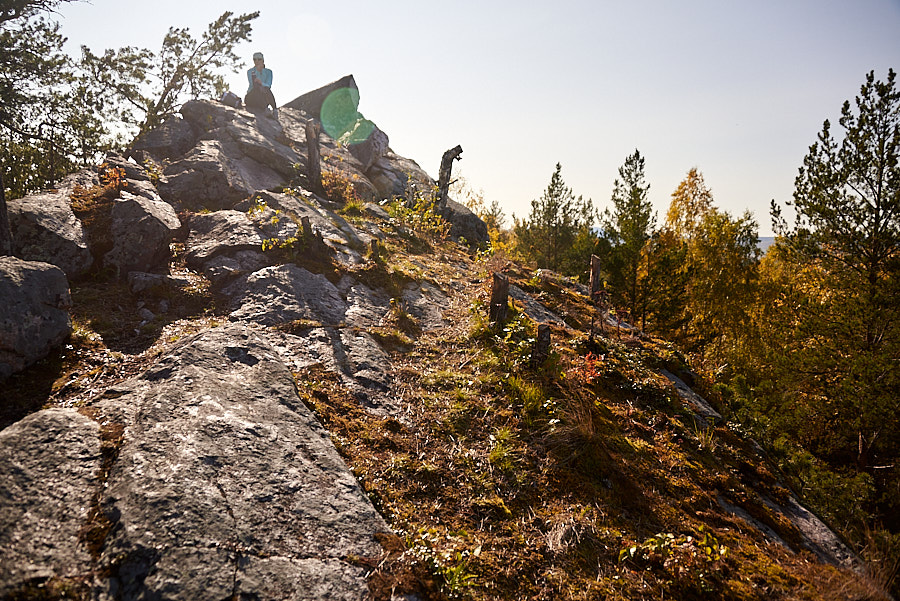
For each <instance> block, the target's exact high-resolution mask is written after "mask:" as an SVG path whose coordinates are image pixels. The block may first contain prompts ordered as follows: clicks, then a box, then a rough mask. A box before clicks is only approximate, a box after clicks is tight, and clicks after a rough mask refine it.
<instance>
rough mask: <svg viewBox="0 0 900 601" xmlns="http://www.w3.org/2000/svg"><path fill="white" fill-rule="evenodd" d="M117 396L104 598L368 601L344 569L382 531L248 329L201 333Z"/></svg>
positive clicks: (358, 578)
mask: <svg viewBox="0 0 900 601" xmlns="http://www.w3.org/2000/svg"><path fill="white" fill-rule="evenodd" d="M122 391H127V392H125V394H122V395H121V396H116V395H118V394H120V392H122ZM111 396H116V398H110V399H106V400H104V401H102V402H101V403H100V404H99V405H98V408H99V409H100V410H101V411H102V413H103V414H104V416H105V419H106V420H108V421H110V422H113V423H122V424H124V426H125V430H124V438H123V440H124V442H123V443H122V445H121V448H120V449H119V453H118V459H117V461H116V462H115V464H114V465H113V467H112V469H111V471H110V474H109V478H108V482H107V483H106V488H105V493H106V494H105V496H104V498H103V501H102V503H103V505H102V506H103V509H104V512H105V514H106V515H107V516H109V519H110V520H111V521H113V522H114V526H113V528H112V530H111V532H110V535H109V537H108V538H107V540H106V542H105V545H104V548H103V551H102V555H101V557H100V560H99V566H98V569H99V570H100V573H102V574H109V577H108V578H106V579H105V580H103V581H102V582H101V583H100V586H99V589H100V590H99V593H98V598H99V599H125V600H130V599H157V598H162V599H173V600H175V599H184V600H194V599H230V598H234V599H238V598H241V599H244V598H246V599H323V600H324V599H363V598H365V596H366V594H367V585H366V582H365V572H364V571H363V570H362V569H360V568H359V567H356V566H353V565H351V564H350V563H348V562H347V561H346V560H347V558H348V557H352V556H356V557H379V556H380V555H381V552H382V551H381V547H380V545H379V544H378V543H377V542H376V540H375V538H374V536H375V534H376V533H379V532H387V531H388V527H387V525H386V524H385V523H384V521H383V520H382V518H381V517H380V516H379V515H378V513H377V512H376V511H375V509H374V508H373V507H372V505H371V503H370V502H369V500H368V499H367V498H366V496H365V495H364V494H363V492H362V491H361V489H360V488H359V486H358V484H357V483H356V480H355V479H354V477H353V476H352V474H351V473H350V471H349V470H348V469H347V467H346V465H345V464H344V462H343V461H342V460H341V458H340V456H339V455H338V454H337V451H336V450H335V448H334V446H333V445H332V443H331V441H330V439H329V437H328V435H327V433H326V432H325V431H324V430H323V429H322V427H321V425H320V424H319V423H318V421H317V420H316V418H315V416H314V415H313V414H312V413H311V412H310V411H309V410H308V409H307V408H306V406H305V405H303V403H302V402H301V401H300V399H299V397H298V396H297V393H296V390H295V387H294V381H293V378H292V376H291V373H290V371H289V370H288V368H287V367H286V366H285V364H284V363H283V362H282V361H281V360H279V359H278V358H277V356H276V352H275V350H274V349H273V348H272V347H271V346H270V345H269V344H268V343H266V342H264V341H263V339H262V338H260V337H259V336H258V335H257V334H255V333H254V332H253V331H252V330H250V329H249V328H247V327H246V326H244V325H241V324H231V325H228V326H224V327H220V328H216V329H213V330H208V331H206V332H203V333H202V334H199V335H197V336H195V337H193V338H191V339H189V340H187V341H186V342H185V343H184V344H183V345H182V346H180V347H179V348H178V349H176V350H175V351H173V352H172V353H170V354H169V355H167V356H166V357H164V358H163V359H161V360H160V361H159V362H158V364H157V365H156V366H155V367H153V368H152V369H150V370H149V371H147V372H146V373H144V374H143V375H142V376H140V377H139V378H137V379H135V380H134V381H132V382H130V383H128V384H127V385H125V386H120V387H118V390H117V391H113V392H112V393H111Z"/></svg>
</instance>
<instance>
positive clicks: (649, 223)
mask: <svg viewBox="0 0 900 601" xmlns="http://www.w3.org/2000/svg"><path fill="white" fill-rule="evenodd" d="M649 191H650V184H648V183H647V182H646V180H645V176H644V157H642V156H641V153H640V152H639V151H638V150H637V149H635V151H634V153H633V154H631V155H629V156H628V157H627V158H626V159H625V163H624V164H623V165H622V166H621V167H619V177H618V178H617V179H616V180H615V182H614V184H613V193H612V210H610V209H606V210H605V211H604V212H603V221H602V227H603V235H604V236H605V237H606V238H607V240H608V241H609V243H610V247H611V251H610V254H609V256H608V258H607V270H608V272H609V275H610V283H611V284H612V285H613V290H614V291H615V295H616V297H617V298H618V301H619V302H621V303H623V304H624V305H625V306H626V307H627V308H628V310H629V311H630V313H631V316H632V318H633V319H637V318H643V317H644V316H645V315H646V308H647V300H648V291H647V283H648V282H647V277H646V271H647V270H646V256H645V248H644V247H645V245H646V244H647V242H648V241H649V240H650V236H651V235H652V233H653V229H654V227H655V226H656V215H655V213H654V212H653V207H652V205H651V204H650V201H649V200H648V199H647V195H648V193H649ZM642 271H643V275H642ZM642 320H643V319H642Z"/></svg>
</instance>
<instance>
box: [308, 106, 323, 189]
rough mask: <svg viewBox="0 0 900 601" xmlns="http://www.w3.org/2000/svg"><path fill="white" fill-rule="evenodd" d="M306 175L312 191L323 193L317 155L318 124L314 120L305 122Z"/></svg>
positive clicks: (320, 168)
mask: <svg viewBox="0 0 900 601" xmlns="http://www.w3.org/2000/svg"><path fill="white" fill-rule="evenodd" d="M306 175H307V177H308V178H309V187H310V190H311V191H312V192H315V193H316V194H318V195H320V196H321V195H323V194H324V193H325V189H324V188H323V187H322V163H321V160H320V157H319V124H318V123H317V122H316V121H313V120H309V121H307V122H306Z"/></svg>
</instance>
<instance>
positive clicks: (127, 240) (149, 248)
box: [103, 191, 181, 277]
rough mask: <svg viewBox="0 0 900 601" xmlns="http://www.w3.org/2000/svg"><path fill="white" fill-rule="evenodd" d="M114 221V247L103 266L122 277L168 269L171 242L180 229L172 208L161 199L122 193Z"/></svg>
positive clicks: (114, 211) (115, 210) (104, 258)
mask: <svg viewBox="0 0 900 601" xmlns="http://www.w3.org/2000/svg"><path fill="white" fill-rule="evenodd" d="M154 196H156V195H155V194H154ZM111 220H112V223H111V225H110V235H111V237H112V240H113V247H112V250H110V251H109V252H107V253H106V254H105V255H104V256H103V264H104V266H106V267H111V268H112V269H114V270H115V272H116V273H117V274H120V276H122V277H124V276H125V275H127V274H128V272H130V271H152V270H155V269H160V268H164V267H166V265H167V264H168V259H169V257H170V255H171V253H170V252H169V243H170V242H171V241H172V239H173V238H174V236H175V233H176V232H177V231H178V230H179V229H180V228H181V221H179V219H178V216H177V215H176V214H175V211H174V210H173V209H172V206H171V205H169V204H168V203H166V202H163V201H162V199H160V198H159V197H158V196H156V198H148V197H146V196H138V195H135V194H132V193H130V192H126V191H122V192H121V193H120V197H119V199H117V200H116V201H115V202H114V203H113V206H112V211H111Z"/></svg>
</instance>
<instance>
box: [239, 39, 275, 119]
mask: <svg viewBox="0 0 900 601" xmlns="http://www.w3.org/2000/svg"><path fill="white" fill-rule="evenodd" d="M247 81H249V82H250V89H248V90H247V95H246V96H245V97H244V104H245V105H246V106H247V108H248V109H250V110H254V109H257V110H266V109H267V108H268V107H269V106H270V105H271V106H272V118H273V119H277V118H278V109H277V108H275V96H273V95H272V70H271V69H266V61H265V59H264V58H263V54H262V52H256V53H254V54H253V68H252V69H250V70H249V71H247Z"/></svg>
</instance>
